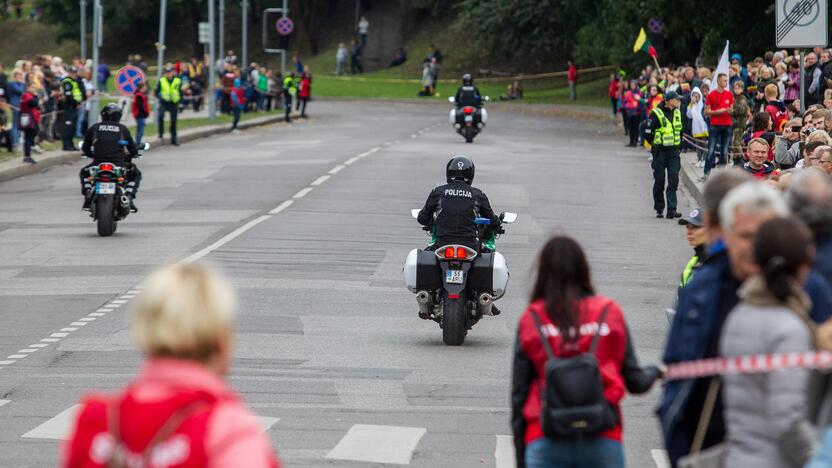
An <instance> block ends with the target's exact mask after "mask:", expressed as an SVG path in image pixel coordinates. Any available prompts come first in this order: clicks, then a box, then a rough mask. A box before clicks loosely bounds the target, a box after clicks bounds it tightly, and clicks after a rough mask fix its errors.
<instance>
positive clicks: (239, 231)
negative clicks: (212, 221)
mask: <svg viewBox="0 0 832 468" xmlns="http://www.w3.org/2000/svg"><path fill="white" fill-rule="evenodd" d="M269 218H271V216H269V215H263V216H260V217H258V218H254V219H252V220H251V221H249V222H247V223H246V224H244V225H242V226H240V227H238V228H237V229H235V230H234V231H232V232H231V233H230V234H228V235H226V236H225V237H223V238H222V239H220V240H218V241H216V242H214V243H213V244H211V245H209V246H208V247H205V248H204V249H202V250H200V251H199V252H196V253H195V254H193V255H191V256H189V257H188V258H186V259H184V260H182V262H181V263H192V262H195V261H197V260H199V259H200V258H202V257H204V256H206V255H208V254H209V253H211V252H213V251H214V250H216V249H218V248H220V247H222V246H223V245H225V244H227V243H229V242H231V241H232V240H234V239H236V238H237V237H239V236H240V235H241V234H243V233H244V232H246V231H248V230H249V229H251V228H253V227H254V226H257V225H258V224H260V223H262V222H263V221H265V220H267V219H269Z"/></svg>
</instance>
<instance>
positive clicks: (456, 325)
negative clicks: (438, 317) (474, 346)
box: [442, 294, 468, 346]
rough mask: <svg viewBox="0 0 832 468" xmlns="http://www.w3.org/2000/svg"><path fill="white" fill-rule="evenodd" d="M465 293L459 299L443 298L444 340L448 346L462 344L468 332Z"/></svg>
mask: <svg viewBox="0 0 832 468" xmlns="http://www.w3.org/2000/svg"><path fill="white" fill-rule="evenodd" d="M465 304H466V299H465V294H460V295H459V298H458V299H451V298H449V297H447V296H445V298H444V299H442V341H444V342H445V344H446V345H448V346H460V345H461V344H462V343H463V342H465V335H466V334H468V326H467V323H466V310H465Z"/></svg>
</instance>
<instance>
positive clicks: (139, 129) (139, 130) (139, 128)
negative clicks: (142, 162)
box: [136, 117, 147, 145]
mask: <svg viewBox="0 0 832 468" xmlns="http://www.w3.org/2000/svg"><path fill="white" fill-rule="evenodd" d="M146 120H147V119H146V118H144V119H143V118H141V117H139V118H137V119H136V145H140V144H142V137H143V136H144V123H145V121H146Z"/></svg>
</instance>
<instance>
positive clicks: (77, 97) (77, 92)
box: [61, 76, 84, 103]
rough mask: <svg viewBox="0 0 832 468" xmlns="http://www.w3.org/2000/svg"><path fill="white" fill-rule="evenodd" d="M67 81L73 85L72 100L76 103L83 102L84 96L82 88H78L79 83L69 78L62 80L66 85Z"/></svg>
mask: <svg viewBox="0 0 832 468" xmlns="http://www.w3.org/2000/svg"><path fill="white" fill-rule="evenodd" d="M67 81H68V82H69V83H70V85H72V99H73V100H74V101H75V102H76V103H79V102H81V101H83V100H84V96H83V95H82V94H81V87H80V86H78V82H77V81H75V80H73V79H72V78H70V77H68V76H67V77H66V78H64V79H63V80H61V82H62V83H66V82H67Z"/></svg>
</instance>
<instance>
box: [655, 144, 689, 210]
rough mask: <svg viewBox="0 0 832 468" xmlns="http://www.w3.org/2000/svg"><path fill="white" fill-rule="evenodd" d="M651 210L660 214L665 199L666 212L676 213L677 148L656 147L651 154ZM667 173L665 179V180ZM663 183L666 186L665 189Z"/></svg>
mask: <svg viewBox="0 0 832 468" xmlns="http://www.w3.org/2000/svg"><path fill="white" fill-rule="evenodd" d="M652 167H653V209H655V210H656V213H662V212H663V211H664V207H665V198H667V211H676V206H677V205H676V190H677V189H678V188H679V170H680V169H681V168H682V165H681V161H680V159H679V147H678V146H676V147H670V148H665V147H661V146H659V147H657V149H656V151H655V152H654V153H653V163H652ZM665 173H667V178H665ZM665 181H667V186H666V187H665Z"/></svg>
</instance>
